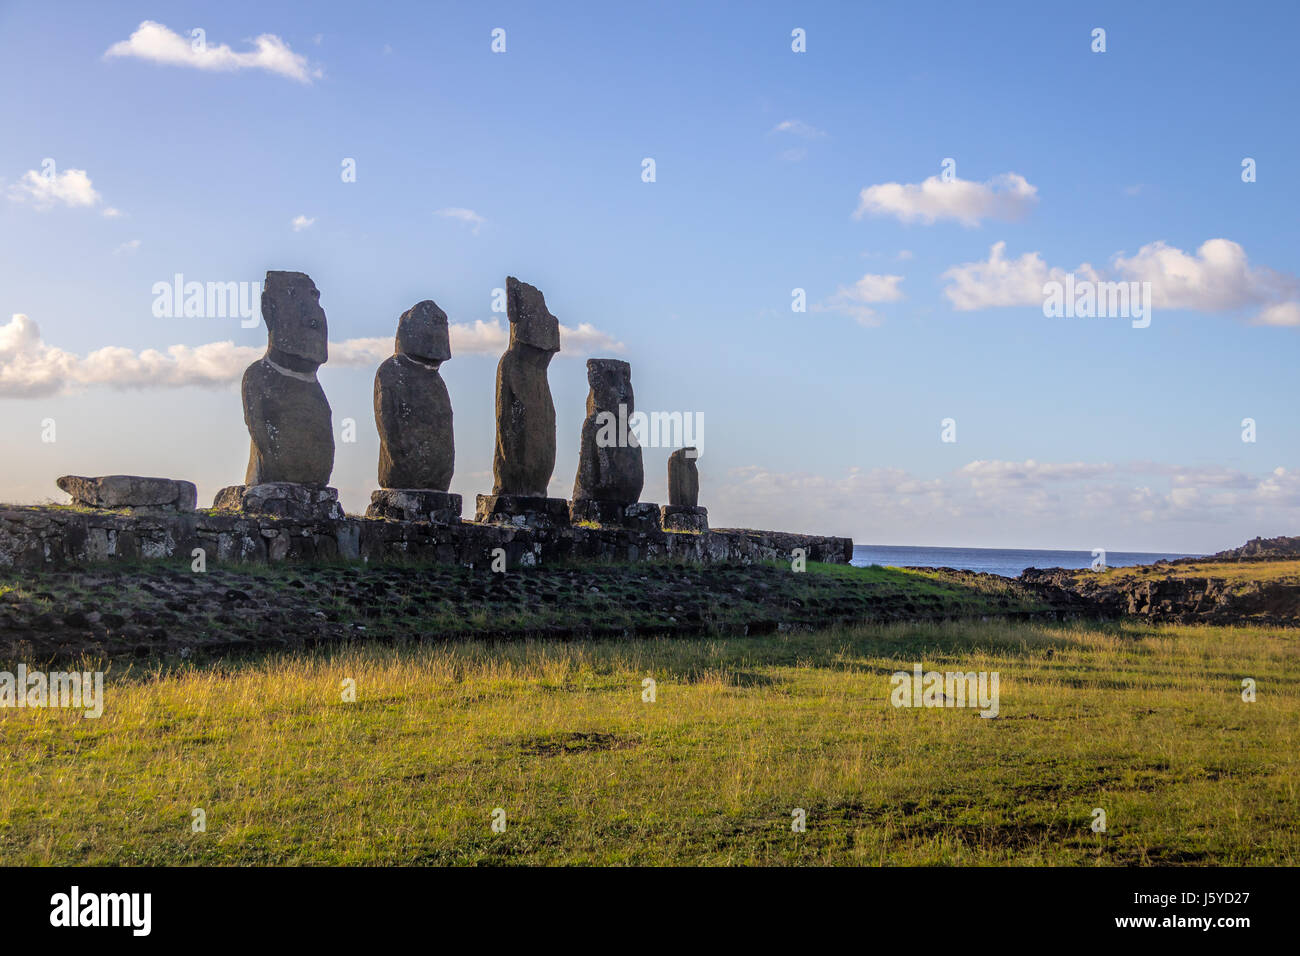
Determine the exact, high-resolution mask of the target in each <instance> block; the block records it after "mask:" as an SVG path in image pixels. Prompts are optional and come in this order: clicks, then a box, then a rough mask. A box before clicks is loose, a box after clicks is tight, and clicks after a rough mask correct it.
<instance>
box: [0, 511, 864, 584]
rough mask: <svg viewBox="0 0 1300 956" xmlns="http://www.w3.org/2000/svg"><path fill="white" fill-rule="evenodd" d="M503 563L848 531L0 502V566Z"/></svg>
mask: <svg viewBox="0 0 1300 956" xmlns="http://www.w3.org/2000/svg"><path fill="white" fill-rule="evenodd" d="M498 548H502V549H504V550H505V552H506V561H507V566H508V567H512V568H515V567H521V566H528V565H533V564H543V563H548V562H552V561H557V560H565V559H584V560H607V561H640V560H646V559H656V558H667V559H675V560H681V561H686V562H691V563H712V562H727V563H742V564H747V563H754V562H759V561H789V560H791V558H792V556H793V554H794V551H795V549H799V548H801V549H803V550H804V556H805V557H806V558H807V560H809V561H822V562H827V563H833V564H845V563H847V562H848V561H849V559H850V558H851V557H852V555H853V541H852V540H851V539H849V538H838V537H822V536H818V535H805V534H788V533H784V532H776V531H749V530H732V529H718V530H712V531H705V532H702V533H679V532H670V531H661V530H648V529H647V530H632V529H621V528H596V527H583V526H566V527H555V528H549V529H536V528H528V527H509V526H506V525H501V524H480V523H477V522H470V521H462V522H460V523H456V524H432V523H429V522H422V521H395V520H390V519H386V518H370V517H366V518H362V517H353V516H351V515H348V516H344V517H342V518H334V519H329V518H326V519H316V520H304V519H297V518H281V517H274V516H271V515H263V514H247V513H240V512H229V511H226V512H222V511H192V512H182V513H174V514H166V513H162V514H140V513H125V512H122V511H111V510H99V509H85V508H69V507H63V506H25V505H11V506H0V568H25V569H40V568H61V567H68V566H73V565H79V564H91V563H95V562H104V561H115V560H126V561H134V560H148V559H184V560H186V561H189V560H191V559H192V557H193V556H194V551H195V549H202V550H203V557H204V560H205V561H206V562H209V563H212V564H235V563H267V562H277V561H308V562H310V561H332V560H343V561H393V560H418V561H434V562H447V563H459V564H469V565H477V564H480V563H482V564H485V565H490V564H491V562H492V559H493V556H494V554H493V552H494V551H496V549H498Z"/></svg>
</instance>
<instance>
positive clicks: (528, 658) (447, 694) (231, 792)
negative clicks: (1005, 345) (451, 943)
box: [0, 571, 1300, 865]
mask: <svg viewBox="0 0 1300 956" xmlns="http://www.w3.org/2000/svg"><path fill="white" fill-rule="evenodd" d="M835 573H837V574H838V573H848V572H847V571H837V572H835ZM870 573H871V574H875V573H876V572H870ZM807 577H808V579H809V580H815V579H816V575H813V574H810V575H808V576H807ZM1298 639H1300V632H1296V631H1294V630H1268V629H1256V628H1222V627H1219V628H1211V627H1177V626H1156V625H1149V624H1144V623H1136V622H1126V623H1115V624H1099V623H1063V624H1053V623H1039V622H1019V623H1014V622H1008V621H1006V620H994V621H987V622H980V621H977V620H976V621H964V622H942V623H936V622H909V623H895V624H868V625H859V626H852V627H831V628H826V629H823V630H818V631H813V632H805V631H794V632H788V633H777V634H769V635H766V636H762V637H725V636H718V637H713V638H704V639H681V638H677V639H629V640H620V641H570V642H561V641H555V640H545V641H534V640H519V641H508V642H493V643H484V642H481V641H472V640H471V641H463V642H455V643H447V644H433V643H426V644H422V645H409V644H408V645H403V646H381V645H379V644H376V643H373V642H369V643H364V644H357V645H354V646H350V647H333V648H328V649H324V648H323V649H320V650H316V651H309V652H292V653H272V654H265V655H260V656H258V655H254V656H246V657H242V658H238V659H228V660H217V661H210V662H206V663H201V664H193V663H190V662H188V661H186V662H182V663H176V662H171V661H159V660H151V661H149V662H147V663H144V664H141V663H131V662H117V663H115V664H113V665H112V666H111V668H110V670H109V674H108V680H107V684H106V695H105V696H106V701H105V707H104V713H103V716H102V717H101V718H99V719H98V720H90V719H83V718H82V717H81V716H79V715H76V714H74V713H72V712H69V711H62V710H52V709H44V710H30V709H28V710H10V711H7V712H2V713H0V756H2V757H3V759H0V862H2V863H4V864H33V863H34V864H41V863H53V864H191V863H206V864H250V863H256V864H309V863H310V864H583V863H601V864H776V865H784V864H864V865H877V864H961V865H967V864H1014V865H1021V864H1070V865H1091V864H1100V865H1134V864H1220V865H1236V864H1267V865H1277V864H1286V865H1296V864H1297V863H1300V792H1298V791H1297V781H1298V780H1300V657H1298V656H1297V654H1296V651H1297V640H1298ZM915 664H921V665H923V666H924V667H925V668H926V669H935V670H939V671H944V670H962V671H972V670H973V671H997V672H998V673H999V674H1000V708H999V713H998V716H997V717H995V718H990V719H985V718H981V717H980V716H979V715H978V713H977V712H976V710H974V709H963V708H915V709H909V708H899V707H894V706H891V704H890V675H891V674H893V673H894V672H896V671H905V672H910V671H911V669H912V667H913V665H915ZM647 678H648V679H651V680H653V681H654V690H655V693H654V700H653V702H647V701H645V700H643V694H644V693H645V691H646V689H647V688H646V685H645V684H644V681H645V680H646V679H647ZM1243 678H1252V679H1254V680H1255V681H1256V682H1257V700H1256V701H1255V702H1254V703H1247V702H1245V701H1243V699H1242V686H1241V684H1242V680H1243ZM346 680H352V681H355V691H356V696H355V702H347V701H346V700H344V699H343V697H344V694H343V690H342V688H343V685H344V682H345V681H346ZM1097 808H1100V809H1103V810H1104V811H1105V814H1106V822H1107V828H1106V831H1105V832H1102V833H1098V832H1094V831H1093V830H1092V829H1091V826H1090V824H1091V823H1092V822H1093V819H1094V816H1093V811H1094V809H1097ZM196 809H202V810H203V811H204V814H205V815H206V831H205V832H194V831H193V827H192V821H193V819H194V816H193V811H194V810H196ZM498 809H500V810H503V811H504V813H505V821H506V828H505V831H504V832H494V831H493V830H492V827H491V823H492V819H493V813H494V811H496V810H498ZM796 809H803V810H804V811H806V818H807V830H806V832H803V833H796V832H792V830H791V823H792V819H793V817H792V813H793V812H794V811H795V810H796ZM74 821H75V822H74Z"/></svg>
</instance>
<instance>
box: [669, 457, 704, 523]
mask: <svg viewBox="0 0 1300 956" xmlns="http://www.w3.org/2000/svg"><path fill="white" fill-rule="evenodd" d="M697 454H698V453H697V452H696V450H695V449H694V448H679V449H677V450H676V451H675V452H673V453H672V454H671V455H669V456H668V504H670V505H674V506H677V507H681V508H698V507H699V502H700V472H699V468H698V467H697V466H696V464H695V459H696V457H697Z"/></svg>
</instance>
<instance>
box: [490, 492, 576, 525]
mask: <svg viewBox="0 0 1300 956" xmlns="http://www.w3.org/2000/svg"><path fill="white" fill-rule="evenodd" d="M474 520H475V521H477V522H479V523H481V524H496V525H505V526H507V527H511V528H532V529H535V530H550V529H553V528H563V527H566V526H567V525H568V524H569V503H568V502H567V501H565V500H564V499H563V498H539V497H535V496H528V495H478V496H477V497H476V500H475V508H474Z"/></svg>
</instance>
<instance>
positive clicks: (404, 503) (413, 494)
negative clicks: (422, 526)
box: [366, 488, 461, 524]
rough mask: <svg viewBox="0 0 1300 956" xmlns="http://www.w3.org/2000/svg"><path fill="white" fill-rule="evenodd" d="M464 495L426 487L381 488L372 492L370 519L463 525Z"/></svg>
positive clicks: (368, 516) (368, 509) (368, 510)
mask: <svg viewBox="0 0 1300 956" xmlns="http://www.w3.org/2000/svg"><path fill="white" fill-rule="evenodd" d="M460 509H461V497H460V495H453V494H451V493H450V492H446V491H430V490H428V489H425V488H381V489H380V490H379V491H373V492H371V493H370V507H369V508H367V509H366V517H367V518H390V519H392V520H393V521H428V522H430V523H431V524H460Z"/></svg>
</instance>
